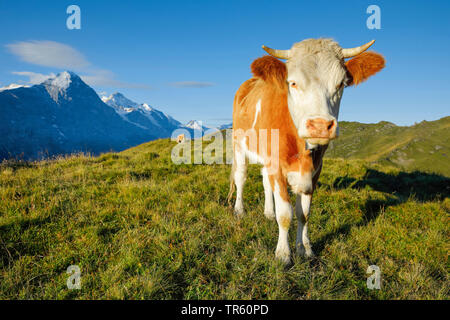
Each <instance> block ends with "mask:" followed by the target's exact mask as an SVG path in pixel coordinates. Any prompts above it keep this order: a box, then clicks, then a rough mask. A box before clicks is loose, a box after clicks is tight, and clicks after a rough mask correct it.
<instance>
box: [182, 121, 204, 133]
mask: <svg viewBox="0 0 450 320" xmlns="http://www.w3.org/2000/svg"><path fill="white" fill-rule="evenodd" d="M183 127H186V128H189V129H192V130H200V131H202V132H204V131H207V130H209V129H210V128H209V127H206V126H204V125H202V123H201V121H198V120H191V121H189V122H188V123H186V124H185V125H184V126H183Z"/></svg>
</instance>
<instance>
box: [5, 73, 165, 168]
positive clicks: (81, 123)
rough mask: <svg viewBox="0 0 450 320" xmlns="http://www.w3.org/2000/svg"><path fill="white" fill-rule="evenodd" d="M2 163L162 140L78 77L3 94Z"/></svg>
mask: <svg viewBox="0 0 450 320" xmlns="http://www.w3.org/2000/svg"><path fill="white" fill-rule="evenodd" d="M0 114H1V118H0V159H5V158H11V157H19V158H23V159H37V158H43V157H46V156H53V155H58V154H66V153H74V152H80V151H82V152H92V153H99V152H104V151H109V150H115V151H120V150H123V149H126V148H128V147H131V146H134V145H137V144H140V143H142V142H145V141H149V140H153V139H155V138H157V136H158V135H156V134H154V132H151V131H150V130H146V129H144V128H142V127H138V126H136V125H135V124H132V123H130V122H127V121H124V119H123V117H121V116H120V115H119V114H118V113H117V112H116V111H115V110H114V109H113V108H111V107H110V106H108V105H106V104H105V103H104V102H103V101H102V100H101V99H100V98H99V97H98V95H97V93H96V92H95V91H94V90H93V89H92V88H91V87H89V86H88V85H87V84H86V83H84V82H83V80H81V78H80V77H79V76H77V75H76V74H75V73H73V72H67V71H65V72H62V73H60V74H58V75H56V76H54V77H52V78H49V79H47V80H46V81H44V82H43V83H41V84H38V85H34V86H31V87H20V86H19V87H15V88H13V89H3V90H1V91H0Z"/></svg>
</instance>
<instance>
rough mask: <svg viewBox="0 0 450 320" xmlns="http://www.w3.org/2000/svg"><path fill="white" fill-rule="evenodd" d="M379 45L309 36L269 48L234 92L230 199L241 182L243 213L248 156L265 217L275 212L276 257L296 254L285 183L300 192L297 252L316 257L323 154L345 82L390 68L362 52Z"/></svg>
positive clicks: (238, 208)
mask: <svg viewBox="0 0 450 320" xmlns="http://www.w3.org/2000/svg"><path fill="white" fill-rule="evenodd" d="M373 43H374V41H371V42H369V43H367V44H365V45H363V46H361V47H356V48H352V49H343V48H341V47H340V46H339V45H338V44H337V43H336V42H334V41H333V40H331V39H307V40H304V41H301V42H299V43H296V44H294V45H293V46H292V48H291V49H290V50H274V49H270V48H267V47H265V46H263V48H264V49H265V50H266V51H267V52H268V53H269V54H270V55H271V56H263V57H261V58H259V59H256V60H255V61H253V63H252V64H251V71H252V73H253V78H251V79H249V80H247V81H245V82H244V83H243V84H242V85H241V87H240V88H239V90H238V91H237V93H236V96H235V99H234V106H233V151H234V160H233V167H232V172H231V185H230V194H229V200H230V199H231V197H232V195H233V192H234V185H235V186H236V191H237V195H236V203H235V207H234V211H235V214H236V215H238V216H240V215H242V214H243V213H244V206H243V198H242V195H243V187H244V183H245V180H246V170H247V164H248V159H250V160H251V161H256V162H258V163H260V164H263V168H262V176H263V185H264V193H265V206H264V214H265V215H266V217H268V218H271V219H273V218H275V217H276V220H277V223H278V227H279V237H278V245H277V248H276V251H275V255H276V257H277V258H279V259H280V260H281V261H283V262H285V263H287V262H289V261H290V258H291V252H290V248H289V244H288V230H289V225H290V224H291V220H292V216H293V213H292V211H293V210H292V206H291V204H290V203H289V194H288V189H287V187H288V185H290V187H291V189H292V191H293V192H294V193H295V194H296V195H297V200H296V205H295V213H296V216H297V220H298V228H297V240H296V249H297V253H298V254H300V255H304V256H307V257H310V256H313V252H312V249H311V244H310V241H309V238H308V231H307V226H308V215H309V211H310V207H311V199H312V195H313V192H314V189H315V187H316V184H317V180H318V179H319V175H320V171H321V169H322V157H323V155H324V153H325V150H326V149H327V145H328V143H329V142H330V140H332V139H335V138H337V137H338V132H339V131H338V122H337V119H338V114H339V105H340V101H341V97H342V93H343V90H344V87H346V86H350V85H357V84H359V83H361V82H363V81H364V80H366V79H367V78H369V77H370V76H372V75H373V74H375V73H376V72H378V71H380V70H381V69H382V68H383V67H384V58H383V57H382V56H381V55H379V54H377V53H374V52H364V51H365V50H367V48H368V47H370V46H371V45H372V44H373ZM351 57H354V58H353V59H351V60H348V61H345V60H344V59H346V58H351ZM276 58H281V59H287V62H286V63H283V62H281V61H280V60H278V59H276ZM263 133H264V137H263V139H261V137H262V135H263ZM274 137H275V138H276V139H273V138H274ZM266 141H268V142H266ZM263 143H266V144H267V145H264V146H263V145H262V144H263ZM274 154H276V156H274ZM274 164H275V165H274ZM233 182H234V183H233ZM274 198H275V210H274V202H273V199H274Z"/></svg>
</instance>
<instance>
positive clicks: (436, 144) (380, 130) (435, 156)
mask: <svg viewBox="0 0 450 320" xmlns="http://www.w3.org/2000/svg"><path fill="white" fill-rule="evenodd" d="M339 128H340V129H339V130H340V135H339V138H338V139H337V140H335V141H333V142H332V143H331V144H330V146H329V148H328V150H327V152H326V154H325V156H326V157H328V158H344V159H363V160H368V161H370V162H377V163H380V164H388V165H394V166H396V167H398V168H404V169H410V170H421V171H429V172H436V173H441V174H444V175H446V176H450V146H449V141H450V116H449V117H444V118H442V119H439V120H436V121H422V122H420V123H418V124H415V125H413V126H397V125H395V124H393V123H390V122H386V121H382V122H379V123H375V124H364V123H359V122H347V121H341V122H339Z"/></svg>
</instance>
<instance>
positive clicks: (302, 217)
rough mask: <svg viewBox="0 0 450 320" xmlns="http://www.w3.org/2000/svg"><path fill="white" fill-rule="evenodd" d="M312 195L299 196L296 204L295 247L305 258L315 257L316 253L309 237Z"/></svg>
mask: <svg viewBox="0 0 450 320" xmlns="http://www.w3.org/2000/svg"><path fill="white" fill-rule="evenodd" d="M311 199H312V195H311V194H304V193H302V194H298V195H297V200H296V203H295V214H296V215H297V220H298V226H297V240H296V242H295V246H296V248H297V254H298V255H301V256H305V257H313V256H314V253H313V251H312V248H311V243H310V242H309V237H308V216H309V212H310V209H311Z"/></svg>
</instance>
